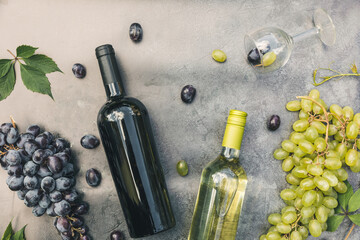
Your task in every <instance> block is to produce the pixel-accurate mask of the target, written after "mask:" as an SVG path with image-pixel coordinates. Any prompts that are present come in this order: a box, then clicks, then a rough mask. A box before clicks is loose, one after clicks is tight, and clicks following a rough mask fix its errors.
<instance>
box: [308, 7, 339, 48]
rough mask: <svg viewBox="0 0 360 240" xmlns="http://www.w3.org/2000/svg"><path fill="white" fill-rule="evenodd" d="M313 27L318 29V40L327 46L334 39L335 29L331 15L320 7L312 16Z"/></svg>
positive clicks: (333, 41) (331, 43) (330, 44)
mask: <svg viewBox="0 0 360 240" xmlns="http://www.w3.org/2000/svg"><path fill="white" fill-rule="evenodd" d="M313 21H314V25H315V27H316V28H317V29H318V31H319V38H320V40H321V41H322V42H323V43H324V44H325V45H327V46H332V45H334V44H335V41H336V30H335V26H334V24H333V21H332V19H331V17H330V16H329V15H328V14H327V13H326V12H325V11H324V10H323V9H321V8H319V9H316V10H315V12H314V16H313Z"/></svg>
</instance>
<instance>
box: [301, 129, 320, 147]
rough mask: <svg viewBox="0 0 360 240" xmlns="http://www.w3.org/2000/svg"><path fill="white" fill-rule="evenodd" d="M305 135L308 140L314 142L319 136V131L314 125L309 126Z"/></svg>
mask: <svg viewBox="0 0 360 240" xmlns="http://www.w3.org/2000/svg"><path fill="white" fill-rule="evenodd" d="M304 135H305V138H306V140H308V141H309V142H311V143H313V142H314V141H315V139H316V138H317V137H319V133H318V131H317V130H316V128H315V127H313V126H310V127H308V128H307V129H306V131H305V133H304Z"/></svg>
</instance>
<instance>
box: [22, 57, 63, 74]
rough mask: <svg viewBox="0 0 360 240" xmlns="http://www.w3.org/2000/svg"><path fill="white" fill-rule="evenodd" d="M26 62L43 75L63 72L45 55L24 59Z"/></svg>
mask: <svg viewBox="0 0 360 240" xmlns="http://www.w3.org/2000/svg"><path fill="white" fill-rule="evenodd" d="M23 60H24V62H25V63H26V64H27V65H29V66H32V67H35V68H37V69H39V70H41V71H42V72H43V73H45V74H46V73H52V72H61V73H62V71H61V70H60V69H59V67H58V66H57V65H56V63H55V62H54V61H53V60H52V59H51V58H49V57H48V56H45V55H43V54H35V55H33V56H31V57H29V58H24V59H23Z"/></svg>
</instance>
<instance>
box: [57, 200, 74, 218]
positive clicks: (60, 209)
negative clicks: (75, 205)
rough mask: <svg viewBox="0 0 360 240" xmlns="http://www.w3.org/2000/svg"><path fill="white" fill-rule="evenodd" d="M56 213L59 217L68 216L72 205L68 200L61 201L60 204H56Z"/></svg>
mask: <svg viewBox="0 0 360 240" xmlns="http://www.w3.org/2000/svg"><path fill="white" fill-rule="evenodd" d="M54 206H55V208H54V212H55V213H56V214H57V215H59V216H66V215H68V214H69V213H70V212H71V206H70V203H68V201H66V200H61V201H60V202H57V203H54Z"/></svg>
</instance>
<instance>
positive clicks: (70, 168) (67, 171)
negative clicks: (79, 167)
mask: <svg viewBox="0 0 360 240" xmlns="http://www.w3.org/2000/svg"><path fill="white" fill-rule="evenodd" d="M62 173H63V176H64V177H70V176H73V175H74V174H75V170H74V165H73V164H72V163H68V164H66V165H65V167H64V169H63V172H62Z"/></svg>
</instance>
